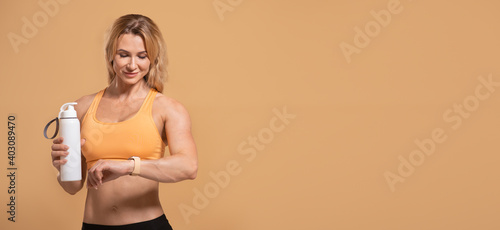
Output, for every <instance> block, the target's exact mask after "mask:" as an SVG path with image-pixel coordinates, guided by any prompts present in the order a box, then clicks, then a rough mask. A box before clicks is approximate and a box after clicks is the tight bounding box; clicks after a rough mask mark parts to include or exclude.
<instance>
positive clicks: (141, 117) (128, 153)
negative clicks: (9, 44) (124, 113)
mask: <svg viewBox="0 0 500 230" xmlns="http://www.w3.org/2000/svg"><path fill="white" fill-rule="evenodd" d="M157 93H158V92H157V91H156V90H154V89H151V90H150V91H149V93H148V95H147V96H146V99H145V100H144V102H143V103H142V105H141V108H140V109H139V111H138V112H137V113H136V114H135V115H134V116H133V117H132V118H130V119H128V120H125V121H121V122H116V123H108V122H101V121H99V120H97V118H96V115H95V114H96V111H97V108H98V107H99V102H100V101H101V98H102V95H103V94H104V90H101V91H100V92H99V93H97V95H96V96H95V97H94V100H93V101H92V104H91V105H90V107H89V109H88V111H87V113H86V114H85V117H84V118H83V120H82V128H81V138H85V139H86V142H85V144H84V145H83V146H82V153H83V155H84V156H85V158H86V160H87V169H90V168H91V167H92V166H93V165H94V163H95V162H97V161H98V160H99V159H105V160H127V159H129V158H130V157H132V156H138V157H140V158H141V159H146V160H152V159H160V158H161V157H163V153H164V151H165V143H163V141H162V138H161V136H160V133H158V129H157V128H156V125H155V122H154V120H153V115H152V110H153V101H154V99H155V96H156V94H157Z"/></svg>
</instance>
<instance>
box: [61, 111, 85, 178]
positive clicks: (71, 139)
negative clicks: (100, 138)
mask: <svg viewBox="0 0 500 230" xmlns="http://www.w3.org/2000/svg"><path fill="white" fill-rule="evenodd" d="M76 104H77V103H76V102H69V103H66V104H64V105H63V106H61V111H60V112H59V123H60V127H59V135H60V136H61V137H63V144H65V145H67V146H68V147H69V149H68V152H69V154H68V156H66V157H61V158H62V159H66V160H68V161H67V162H66V164H63V165H61V181H79V180H82V158H81V152H80V147H81V145H80V121H78V117H77V116H76V110H75V108H74V107H73V106H74V105H76Z"/></svg>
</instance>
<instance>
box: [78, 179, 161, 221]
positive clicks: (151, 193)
mask: <svg viewBox="0 0 500 230" xmlns="http://www.w3.org/2000/svg"><path fill="white" fill-rule="evenodd" d="M158 192H159V186H158V182H156V181H152V180H148V179H145V178H142V177H134V176H122V177H120V178H118V179H116V180H112V181H108V182H106V183H104V184H103V185H101V186H100V187H99V188H98V189H97V190H95V189H88V192H87V200H86V202H85V212H84V218H83V221H84V222H85V223H90V224H101V225H124V224H131V223H137V222H141V221H147V220H151V219H153V218H155V217H158V216H160V215H161V214H163V209H162V207H161V204H160V200H159V197H158Z"/></svg>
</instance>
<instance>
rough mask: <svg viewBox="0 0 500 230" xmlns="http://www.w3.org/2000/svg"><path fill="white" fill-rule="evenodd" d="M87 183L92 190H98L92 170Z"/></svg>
mask: <svg viewBox="0 0 500 230" xmlns="http://www.w3.org/2000/svg"><path fill="white" fill-rule="evenodd" d="M87 182H88V185H89V187H90V188H97V185H96V183H95V176H94V173H93V172H92V171H91V170H89V172H88V176H87Z"/></svg>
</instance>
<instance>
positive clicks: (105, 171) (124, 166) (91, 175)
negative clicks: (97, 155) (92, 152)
mask: <svg viewBox="0 0 500 230" xmlns="http://www.w3.org/2000/svg"><path fill="white" fill-rule="evenodd" d="M133 170H134V162H133V161H131V160H127V161H113V160H99V161H97V162H96V163H95V164H94V166H92V168H90V169H89V170H88V176H87V187H89V188H95V189H97V187H98V186H100V185H102V184H103V183H105V182H108V181H111V180H114V179H116V178H118V177H121V176H125V175H129V174H130V173H131V172H132V171H133Z"/></svg>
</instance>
